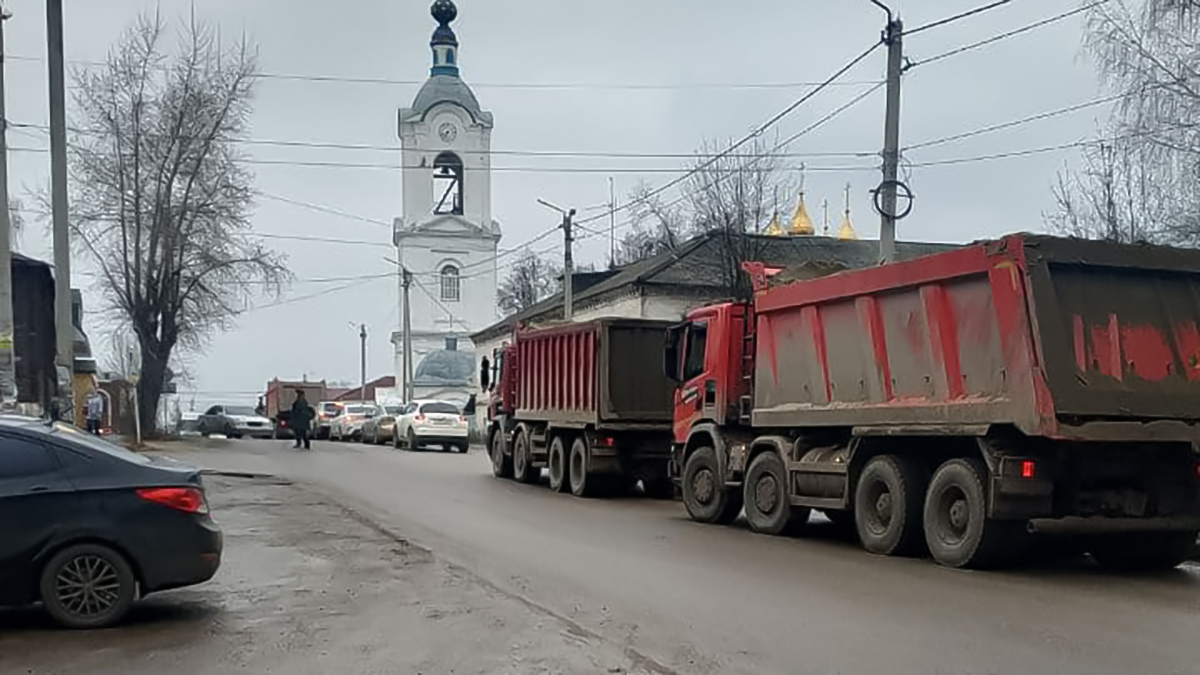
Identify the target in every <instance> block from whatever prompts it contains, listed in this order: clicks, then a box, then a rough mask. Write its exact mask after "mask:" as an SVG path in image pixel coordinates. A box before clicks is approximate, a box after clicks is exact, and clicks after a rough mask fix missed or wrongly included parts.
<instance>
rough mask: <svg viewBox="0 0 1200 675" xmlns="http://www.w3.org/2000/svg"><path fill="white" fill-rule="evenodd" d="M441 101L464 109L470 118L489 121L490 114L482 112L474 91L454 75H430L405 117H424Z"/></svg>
mask: <svg viewBox="0 0 1200 675" xmlns="http://www.w3.org/2000/svg"><path fill="white" fill-rule="evenodd" d="M441 103H450V104H453V105H456V106H458V107H460V108H462V109H463V110H466V111H467V112H468V113H469V114H470V115H471V119H473V120H476V121H483V122H490V121H491V117H492V116H491V115H490V114H487V113H485V112H483V109H482V108H481V107H480V106H479V99H477V98H475V92H473V91H471V88H470V87H469V86H467V83H466V82H463V81H462V79H461V78H459V77H458V76H456V75H431V76H430V77H429V79H428V80H426V81H425V84H424V85H422V86H421V90H420V91H418V92H417V97H416V98H415V99H413V103H412V107H411V108H409V109H408V114H407V115H405V118H406V119H408V118H411V117H422V118H423V117H425V115H427V114H429V111H430V110H432V109H433V108H434V106H437V105H439V104H441Z"/></svg>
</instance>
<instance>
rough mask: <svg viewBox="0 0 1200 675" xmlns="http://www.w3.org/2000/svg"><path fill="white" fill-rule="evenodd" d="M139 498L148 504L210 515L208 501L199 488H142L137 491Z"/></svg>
mask: <svg viewBox="0 0 1200 675" xmlns="http://www.w3.org/2000/svg"><path fill="white" fill-rule="evenodd" d="M136 492H137V496H139V497H141V498H142V499H144V500H146V501H148V502H154V503H155V504H162V505H163V506H169V507H171V508H173V509H176V510H179V511H183V512H184V513H194V514H197V515H204V514H206V513H208V501H207V500H205V499H204V493H203V492H201V491H200V490H199V489H198V488H192V487H178V488H142V489H140V490H137V491H136Z"/></svg>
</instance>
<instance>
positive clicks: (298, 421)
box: [288, 389, 317, 450]
mask: <svg viewBox="0 0 1200 675" xmlns="http://www.w3.org/2000/svg"><path fill="white" fill-rule="evenodd" d="M316 416H317V414H316V411H315V410H313V407H312V406H311V405H309V404H308V398H307V397H306V396H305V395H304V390H303V389H297V390H296V401H295V403H292V411H291V413H290V414H289V415H288V421H289V422H290V423H291V425H292V433H294V434H295V435H296V444H295V445H293V446H292V447H294V448H299V447H300V445H301V444H303V445H304V449H305V450H311V449H312V440H311V439H310V438H309V435H308V432H309V429H311V428H312V421H313V418H314V417H316Z"/></svg>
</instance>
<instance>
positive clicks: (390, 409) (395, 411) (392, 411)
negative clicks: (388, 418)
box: [384, 405, 404, 415]
mask: <svg viewBox="0 0 1200 675" xmlns="http://www.w3.org/2000/svg"><path fill="white" fill-rule="evenodd" d="M384 410H386V411H387V414H389V415H399V414H400V411H401V410H404V406H402V405H389V406H386V407H384Z"/></svg>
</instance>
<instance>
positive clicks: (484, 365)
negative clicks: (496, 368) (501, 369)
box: [479, 356, 492, 391]
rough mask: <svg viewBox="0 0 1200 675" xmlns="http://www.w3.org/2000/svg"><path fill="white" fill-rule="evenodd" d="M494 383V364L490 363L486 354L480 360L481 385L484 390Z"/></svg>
mask: <svg viewBox="0 0 1200 675" xmlns="http://www.w3.org/2000/svg"><path fill="white" fill-rule="evenodd" d="M491 384H492V364H490V363H488V358H487V357H486V356H485V357H483V360H482V361H480V362H479V386H480V387H481V388H482V389H483V390H485V391H486V390H488V389H490V388H491Z"/></svg>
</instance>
